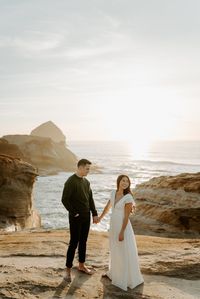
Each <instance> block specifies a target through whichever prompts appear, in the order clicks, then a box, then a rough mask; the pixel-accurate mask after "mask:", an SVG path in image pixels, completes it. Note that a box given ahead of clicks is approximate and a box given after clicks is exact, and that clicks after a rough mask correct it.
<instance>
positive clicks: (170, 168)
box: [34, 141, 200, 231]
mask: <svg viewBox="0 0 200 299" xmlns="http://www.w3.org/2000/svg"><path fill="white" fill-rule="evenodd" d="M68 148H69V149H70V150H71V151H72V152H73V153H74V154H75V155H76V156H77V157H78V159H81V158H86V159H89V160H90V161H91V162H92V163H93V164H96V165H98V166H99V167H100V170H101V172H100V173H90V174H89V175H88V176H87V178H88V179H89V181H90V183H91V188H92V190H93V195H94V200H95V204H96V208H97V210H98V213H100V212H101V211H102V209H103V207H104V206H105V204H106V202H107V201H108V199H109V196H110V193H111V190H112V189H114V188H115V186H116V179H117V176H118V175H119V174H123V173H124V174H127V175H129V177H130V178H131V187H132V188H134V187H135V185H137V184H140V183H142V182H144V181H147V180H149V179H151V178H152V177H157V176H161V175H176V174H179V173H184V172H190V173H194V172H200V141H162V142H154V143H153V144H151V145H149V146H147V145H144V144H143V145H142V146H138V145H136V146H134V144H132V143H130V142H118V141H96V142H95V141H71V142H69V143H68ZM71 174H72V173H71V172H61V173H59V174H57V175H51V176H41V177H38V178H37V181H36V183H35V185H34V202H35V207H36V208H37V209H38V211H39V213H40V215H41V218H42V226H43V227H44V228H51V229H52V228H57V229H59V228H66V227H68V215H67V211H66V210H65V208H64V207H63V205H62V203H61V196H62V190H63V186H64V182H65V181H66V180H67V178H68V177H69V176H70V175H71ZM108 225H109V214H108V215H107V216H106V217H105V218H104V219H103V220H102V222H101V223H99V224H92V225H91V229H93V230H98V231H107V230H108Z"/></svg>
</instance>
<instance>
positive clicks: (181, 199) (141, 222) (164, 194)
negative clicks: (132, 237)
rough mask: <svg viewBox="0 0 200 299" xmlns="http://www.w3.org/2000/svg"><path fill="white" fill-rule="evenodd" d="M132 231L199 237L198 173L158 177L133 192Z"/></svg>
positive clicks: (199, 202) (199, 199)
mask: <svg viewBox="0 0 200 299" xmlns="http://www.w3.org/2000/svg"><path fill="white" fill-rule="evenodd" d="M133 194H134V197H135V199H136V204H137V211H136V214H135V215H134V216H133V217H132V223H133V226H134V227H135V231H136V232H137V229H138V228H140V231H141V229H143V232H142V233H145V231H146V232H149V231H151V232H152V233H165V232H166V233H168V234H169V235H171V234H172V235H173V234H176V235H177V234H179V235H180V236H181V234H182V233H186V234H197V235H198V234H200V226H199V223H200V173H196V174H189V173H188V174H180V175H177V176H161V177H157V178H153V179H151V180H149V181H148V182H145V183H142V184H140V185H137V186H136V188H135V189H134V190H133Z"/></svg>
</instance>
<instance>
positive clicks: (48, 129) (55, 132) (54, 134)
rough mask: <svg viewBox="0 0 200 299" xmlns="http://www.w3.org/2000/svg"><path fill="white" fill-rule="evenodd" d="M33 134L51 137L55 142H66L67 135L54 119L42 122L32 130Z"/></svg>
mask: <svg viewBox="0 0 200 299" xmlns="http://www.w3.org/2000/svg"><path fill="white" fill-rule="evenodd" d="M31 135H33V136H40V137H49V138H51V139H52V140H53V141H54V142H59V143H62V144H65V135H64V134H63V132H62V131H61V130H60V129H59V128H58V127H57V126H56V125H55V124H54V123H53V122H52V121H47V122H45V123H43V124H41V125H40V126H38V127H37V128H35V129H34V130H32V131H31Z"/></svg>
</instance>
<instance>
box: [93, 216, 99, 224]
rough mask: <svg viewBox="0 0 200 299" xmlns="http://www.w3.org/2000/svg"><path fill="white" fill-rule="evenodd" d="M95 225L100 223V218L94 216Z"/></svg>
mask: <svg viewBox="0 0 200 299" xmlns="http://www.w3.org/2000/svg"><path fill="white" fill-rule="evenodd" d="M93 223H95V224H97V223H99V217H98V216H93Z"/></svg>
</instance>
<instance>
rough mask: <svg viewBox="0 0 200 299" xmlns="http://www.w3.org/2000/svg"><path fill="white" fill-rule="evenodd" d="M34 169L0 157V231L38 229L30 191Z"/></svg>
mask: <svg viewBox="0 0 200 299" xmlns="http://www.w3.org/2000/svg"><path fill="white" fill-rule="evenodd" d="M36 176H37V172H36V169H35V168H34V167H33V166H32V165H30V164H28V163H26V162H23V161H22V160H20V159H16V158H13V157H9V156H6V155H0V229H3V230H14V231H16V230H20V229H22V228H35V227H40V225H41V220H40V216H39V214H38V213H37V211H36V210H35V209H34V207H33V197H32V189H33V184H34V181H35V178H36Z"/></svg>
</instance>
